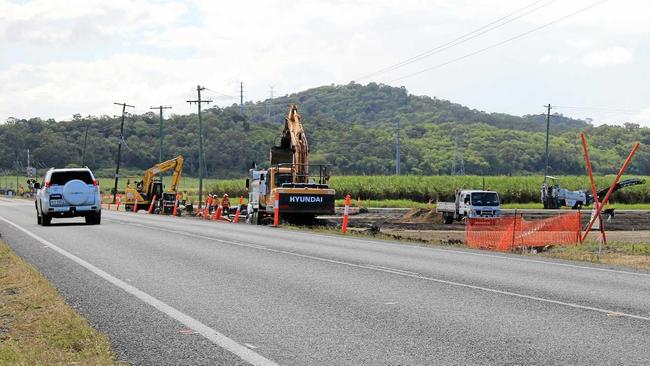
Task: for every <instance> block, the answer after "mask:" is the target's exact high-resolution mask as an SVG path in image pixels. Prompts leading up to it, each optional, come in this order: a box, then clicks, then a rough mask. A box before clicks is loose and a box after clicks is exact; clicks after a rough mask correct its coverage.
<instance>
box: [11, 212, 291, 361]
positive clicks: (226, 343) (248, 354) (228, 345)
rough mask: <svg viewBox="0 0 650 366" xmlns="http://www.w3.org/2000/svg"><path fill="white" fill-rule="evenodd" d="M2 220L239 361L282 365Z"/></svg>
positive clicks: (12, 223) (29, 232) (17, 226)
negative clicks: (199, 335) (180, 324)
mask: <svg viewBox="0 0 650 366" xmlns="http://www.w3.org/2000/svg"><path fill="white" fill-rule="evenodd" d="M0 220H2V221H4V222H6V223H7V224H9V225H11V226H13V227H14V228H16V229H18V230H20V231H21V232H23V233H25V234H26V235H28V236H30V237H31V238H32V239H34V240H36V241H38V242H40V243H41V244H43V245H46V246H48V247H49V248H51V249H52V250H54V251H56V252H57V253H59V254H61V255H63V256H64V257H66V258H68V259H70V260H72V261H73V262H75V263H77V264H78V265H80V266H82V267H84V268H86V269H87V270H89V271H90V272H92V273H94V274H96V275H97V276H99V277H101V278H103V279H104V280H106V281H108V282H109V283H111V284H112V285H114V286H116V287H118V288H120V289H122V290H124V291H126V292H127V293H129V294H131V295H133V296H135V297H136V298H138V299H140V300H141V301H142V302H144V303H146V304H147V305H150V306H152V307H154V308H155V309H157V310H158V311H160V312H162V313H164V314H165V315H167V316H169V317H170V318H172V319H175V320H177V321H178V322H180V323H182V324H184V325H186V326H187V327H188V328H190V329H192V330H194V331H196V332H197V333H199V334H201V335H202V336H203V337H204V338H206V339H208V340H209V341H211V342H212V343H214V344H216V345H217V346H219V347H221V348H223V349H225V350H227V351H229V352H230V353H232V354H234V355H236V356H237V357H239V358H241V359H242V360H244V361H246V362H248V363H250V364H252V365H268V366H277V365H278V364H277V363H275V362H273V361H271V360H269V359H267V358H265V357H264V356H262V355H260V354H258V353H256V352H254V351H252V350H250V349H249V348H247V347H245V346H243V345H241V344H239V343H237V342H235V341H234V340H232V339H230V338H228V337H227V336H225V335H224V334H222V333H220V332H218V331H216V330H214V329H212V328H210V327H208V326H207V325H205V324H203V323H201V322H200V321H198V320H196V319H194V318H192V317H191V316H189V315H187V314H185V313H183V312H181V311H180V310H177V309H175V308H173V307H172V306H170V305H168V304H166V303H165V302H163V301H161V300H158V299H157V298H155V297H153V296H151V295H149V294H147V293H146V292H144V291H142V290H140V289H138V288H136V287H134V286H132V285H129V284H128V283H126V282H124V281H122V280H120V279H119V278H117V277H115V276H113V275H111V274H109V273H108V272H105V271H103V270H101V269H99V268H97V267H95V266H94V265H92V264H90V263H89V262H86V261H85V260H83V259H81V258H79V257H77V256H76V255H74V254H72V253H70V252H68V251H66V250H64V249H62V248H60V247H58V246H56V245H55V244H52V243H51V242H49V241H47V240H45V239H43V238H41V237H40V236H38V235H36V234H34V233H32V232H31V231H29V230H27V229H25V228H23V227H21V226H20V225H18V224H15V223H14V222H12V221H10V220H8V219H6V218H4V217H2V216H0Z"/></svg>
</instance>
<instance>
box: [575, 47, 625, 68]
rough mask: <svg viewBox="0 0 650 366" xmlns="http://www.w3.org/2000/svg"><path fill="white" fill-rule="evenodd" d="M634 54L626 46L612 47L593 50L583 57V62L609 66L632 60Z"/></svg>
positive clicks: (591, 65)
mask: <svg viewBox="0 0 650 366" xmlns="http://www.w3.org/2000/svg"><path fill="white" fill-rule="evenodd" d="M633 58H634V54H633V53H632V51H630V50H628V49H627V48H624V47H610V48H606V49H602V50H597V51H591V52H589V53H587V54H585V55H584V56H583V57H582V63H583V64H584V65H585V66H589V67H608V66H617V65H625V64H627V63H630V62H632V59H633Z"/></svg>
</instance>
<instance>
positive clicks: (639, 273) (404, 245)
mask: <svg viewBox="0 0 650 366" xmlns="http://www.w3.org/2000/svg"><path fill="white" fill-rule="evenodd" d="M313 235H314V236H320V237H324V238H329V239H337V237H336V236H333V235H327V234H316V233H314V234H313ZM346 239H347V240H352V241H358V242H362V243H370V244H380V245H386V246H391V247H397V248H418V249H425V250H432V251H436V252H442V253H454V254H461V255H472V256H475V257H488V258H495V259H503V260H511V261H518V262H529V263H539V264H548V265H552V266H559V267H569V268H577V269H585V270H593V271H602V272H613V273H620V274H627V275H633V276H648V277H650V273H642V272H630V271H623V270H618V269H611V268H598V267H588V266H580V265H577V264H568V263H558V262H551V261H541V260H537V259H528V258H516V257H512V256H508V255H497V254H488V253H475V252H470V251H464V250H455V249H446V248H445V249H443V248H434V247H425V246H421V245H408V244H402V243H394V242H383V241H373V240H366V239H360V238H350V237H348V238H346Z"/></svg>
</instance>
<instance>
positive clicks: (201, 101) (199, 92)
mask: <svg viewBox="0 0 650 366" xmlns="http://www.w3.org/2000/svg"><path fill="white" fill-rule="evenodd" d="M201 90H205V87H202V86H200V85H197V86H196V94H197V96H198V98H197V99H196V100H188V101H187V102H188V103H190V104H192V103H196V104H197V106H198V111H199V204H198V207H199V208H201V206H202V202H203V120H202V119H201V103H212V101H211V100H201Z"/></svg>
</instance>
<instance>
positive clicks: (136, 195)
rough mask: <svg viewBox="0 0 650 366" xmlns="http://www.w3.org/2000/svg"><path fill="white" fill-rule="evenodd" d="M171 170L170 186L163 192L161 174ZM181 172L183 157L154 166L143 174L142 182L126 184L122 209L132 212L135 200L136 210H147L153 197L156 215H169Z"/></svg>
mask: <svg viewBox="0 0 650 366" xmlns="http://www.w3.org/2000/svg"><path fill="white" fill-rule="evenodd" d="M170 170H173V171H174V172H173V174H172V181H171V186H170V187H169V189H167V190H166V191H164V187H163V181H162V176H161V175H160V174H161V173H164V172H167V171H170ZM182 172H183V156H182V155H179V156H177V157H175V158H173V159H170V160H167V161H164V162H162V163H159V164H156V165H154V166H152V167H151V168H149V169H147V170H146V171H145V172H144V177H143V178H142V180H139V181H135V182H133V184H131V182H128V183H127V186H126V192H125V198H126V201H125V202H124V209H125V210H126V211H132V210H133V206H134V205H135V202H136V200H137V203H138V207H137V209H138V210H147V209H148V208H149V205H150V204H151V200H152V199H153V197H154V196H155V197H156V202H154V209H155V212H156V213H160V212H163V213H171V212H172V209H173V205H174V201H175V200H176V194H177V191H176V188H177V187H178V182H180V180H181V173H182Z"/></svg>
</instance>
